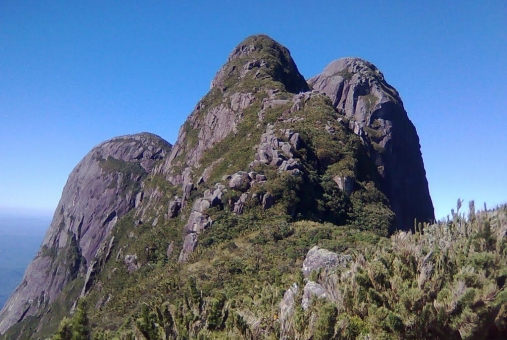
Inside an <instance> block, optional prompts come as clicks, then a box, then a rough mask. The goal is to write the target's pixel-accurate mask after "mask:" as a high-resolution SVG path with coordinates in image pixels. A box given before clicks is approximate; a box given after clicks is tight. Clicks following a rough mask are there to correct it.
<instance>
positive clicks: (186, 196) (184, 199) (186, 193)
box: [181, 183, 194, 207]
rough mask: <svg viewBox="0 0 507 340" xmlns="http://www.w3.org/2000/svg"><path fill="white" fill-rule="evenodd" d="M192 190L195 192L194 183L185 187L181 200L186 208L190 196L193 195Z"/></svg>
mask: <svg viewBox="0 0 507 340" xmlns="http://www.w3.org/2000/svg"><path fill="white" fill-rule="evenodd" d="M192 190H194V184H193V183H187V184H185V185H184V187H183V197H182V198H181V206H182V207H184V206H185V205H186V203H187V201H188V199H189V197H190V194H191V193H192Z"/></svg>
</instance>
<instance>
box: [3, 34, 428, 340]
mask: <svg viewBox="0 0 507 340" xmlns="http://www.w3.org/2000/svg"><path fill="white" fill-rule="evenodd" d="M347 60H348V61H347V62H343V61H341V62H338V64H339V65H338V66H336V67H335V66H333V67H332V70H328V68H329V67H328V68H326V70H327V71H325V72H324V73H323V74H322V75H321V76H319V77H317V78H312V80H310V84H311V85H312V86H313V87H314V90H313V91H312V90H310V86H309V85H308V83H307V82H306V81H305V80H304V78H303V76H302V75H301V74H300V73H299V71H298V69H297V67H296V64H295V63H294V61H293V60H292V58H291V56H290V53H289V51H288V50H287V49H286V48H285V47H283V46H282V45H280V44H279V43H277V42H276V41H274V40H272V39H271V38H269V37H267V36H265V35H257V36H252V37H249V38H247V39H246V40H245V41H243V42H242V43H240V44H239V45H238V46H237V47H236V48H235V49H234V50H233V51H232V53H231V54H230V56H229V58H228V59H227V61H226V63H225V64H224V66H223V67H222V68H221V69H220V70H219V71H218V73H217V74H216V76H215V78H214V79H213V81H212V83H211V89H210V91H209V92H208V93H207V94H206V95H205V96H204V97H203V98H202V100H200V101H199V103H198V104H197V105H196V107H195V109H194V110H193V112H192V113H191V114H190V116H189V117H188V119H187V120H186V121H185V123H184V124H183V126H182V127H181V128H180V131H179V136H178V139H177V141H176V143H175V145H174V147H172V148H171V145H170V144H168V143H167V142H165V141H163V140H162V139H160V138H159V137H157V136H154V135H149V134H140V135H134V136H125V137H118V138H115V139H112V140H110V141H108V142H105V143H103V144H101V145H99V146H98V147H96V148H95V149H94V150H92V151H91V152H90V153H89V154H88V155H87V156H86V157H85V159H84V160H83V161H82V162H81V163H80V164H78V166H77V167H76V169H75V170H74V171H73V173H72V174H71V176H70V177H69V180H68V183H67V185H66V187H65V189H64V192H63V194H62V199H61V201H60V204H59V206H58V208H57V211H56V213H55V217H54V220H53V222H52V224H51V227H50V230H49V231H48V234H47V236H46V238H45V240H44V243H43V245H42V248H41V251H40V252H39V254H38V255H37V257H36V258H35V259H34V261H33V262H32V263H31V264H30V267H29V268H28V270H27V272H26V274H25V278H24V280H23V282H22V284H21V285H20V286H19V287H18V289H17V290H16V292H15V293H14V294H13V296H12V297H11V299H10V300H9V302H8V303H7V305H6V306H5V308H4V309H3V310H2V312H1V314H0V333H3V332H5V331H6V330H7V329H8V328H9V327H10V326H12V325H14V327H11V329H10V330H8V331H7V333H6V334H7V335H8V336H19V334H21V333H20V332H25V333H24V335H23V336H21V338H29V337H31V336H34V337H35V336H37V337H42V336H47V335H48V334H50V333H51V332H54V331H55V330H56V324H55V322H58V321H59V320H61V318H62V317H63V315H66V314H67V313H68V311H69V310H70V309H71V307H72V306H73V305H74V304H75V302H76V300H77V298H78V297H82V298H84V299H85V300H86V301H87V302H88V305H89V306H91V307H90V312H91V318H92V319H93V322H94V324H95V325H96V326H97V327H98V328H100V329H103V330H105V329H109V330H118V331H119V332H123V331H125V332H127V333H128V332H132V333H129V334H131V335H133V334H134V335H135V336H137V337H138V338H142V337H145V338H150V336H151V337H152V338H153V337H154V335H153V334H155V333H150V332H151V330H150V329H151V328H150V327H155V326H153V324H157V325H162V324H164V323H167V327H168V328H167V329H165V328H164V330H162V328H160V327H161V326H160V327H159V326H156V327H159V328H157V330H156V331H155V330H153V332H157V333H156V334H158V335H157V336H161V337H162V333H161V332H163V334H164V335H163V337H170V336H169V334H173V335H174V334H176V333H178V334H180V335H181V336H182V337H185V336H187V337H194V336H197V334H198V333H199V332H201V331H206V330H208V331H211V330H219V331H222V330H223V327H225V321H226V319H227V317H226V316H223V315H222V317H221V319H220V318H219V319H220V320H222V321H221V322H218V321H217V320H215V321H213V322H215V324H212V323H208V319H207V318H208V316H209V315H210V314H209V313H213V311H212V310H211V309H210V308H219V307H220V306H221V307H220V308H219V309H220V310H222V309H223V308H225V307H224V306H225V305H224V303H225V300H224V299H225V298H222V295H223V296H227V299H228V300H227V301H229V302H227V306H229V307H230V308H231V313H232V311H233V309H234V315H236V316H235V318H236V319H234V320H235V321H234V322H235V323H236V324H237V325H240V326H238V327H240V328H241V327H243V326H241V325H246V324H254V323H258V324H259V325H260V322H261V321H260V319H259V318H261V316H260V314H259V315H257V316H254V315H253V314H251V313H257V311H255V310H254V309H253V308H254V305H253V304H251V303H250V302H249V300H248V299H247V300H245V301H242V302H239V301H241V300H242V298H241V296H242V295H241V294H243V293H245V292H246V291H249V290H252V289H253V290H256V289H258V288H259V287H264V288H262V289H263V292H264V289H268V288H266V287H265V285H266V284H267V283H268V284H269V285H270V286H269V287H270V288H269V289H271V291H270V292H269V294H271V295H270V296H271V298H272V299H273V301H274V300H277V299H278V298H281V297H280V296H279V292H280V287H281V284H282V283H287V282H292V281H291V280H293V279H294V275H296V272H297V271H298V267H299V262H298V261H300V260H301V259H302V257H304V255H305V254H306V252H307V251H308V249H309V248H310V247H311V246H313V245H315V244H318V245H325V246H326V247H327V248H329V249H331V250H335V251H336V250H340V251H342V250H346V249H348V248H349V247H351V246H356V245H363V244H364V243H370V242H371V243H375V242H377V241H378V240H379V239H380V238H381V237H384V236H387V235H388V234H389V233H390V232H391V231H392V230H393V229H394V228H395V218H396V219H397V220H398V224H397V225H398V226H400V227H401V226H404V225H405V224H403V223H405V221H408V220H411V221H413V219H414V218H417V219H421V220H427V219H430V218H432V216H433V211H432V206H431V199H430V198H429V194H428V192H427V183H426V179H425V176H424V167H423V164H422V160H421V156H420V151H419V144H418V139H417V134H416V132H415V129H414V128H413V126H412V125H411V123H410V121H409V120H408V118H407V116H406V113H405V111H404V110H403V106H402V104H401V100H399V97H398V95H397V93H396V91H395V90H394V89H392V88H391V87H390V86H389V85H387V83H385V82H384V81H383V78H382V76H381V74H380V72H379V71H378V70H376V69H375V68H374V66H372V65H371V64H369V63H366V62H362V61H361V62H359V61H357V60H351V59H347ZM348 63H351V65H352V64H354V63H356V64H357V63H359V64H358V65H359V66H357V65H356V64H354V65H356V66H350V65H349V64H348ZM344 65H345V66H344ZM347 65H349V66H347ZM334 68H336V70H338V71H336V70H335V69H334ZM344 69H346V70H347V71H346V72H345V71H343V70H344ZM340 70H341V71H340ZM337 74H341V76H337ZM336 77H341V78H336ZM344 79H345V80H344ZM342 80H343V81H342ZM345 81H346V82H345ZM340 82H342V83H343V84H342V85H339V83H340ZM333 84H338V85H337V86H338V87H336V86H335V87H333V86H334V85H333ZM340 86H341V87H342V88H347V90H346V93H347V95H343V94H342V92H343V91H342V90H338V88H340ZM340 91H341V92H340ZM349 94H350V95H349ZM342 97H343V98H345V99H343V100H342ZM349 97H350V98H349ZM400 110H401V111H400ZM398 116H399V117H398ZM375 117H376V118H375ZM400 117H401V118H400ZM395 126H396V129H398V127H399V129H400V130H399V131H404V130H403V128H405V127H409V128H410V127H411V130H410V131H408V132H407V135H408V136H409V137H407V138H405V137H403V136H404V135H403V133H402V132H399V131H398V130H396V129H395ZM397 131H398V132H397ZM400 136H401V137H400ZM381 137H382V138H381ZM404 138H405V139H404ZM414 141H415V142H414ZM401 142H406V143H408V144H410V143H411V144H410V145H411V149H410V152H412V151H414V150H416V153H417V152H419V153H418V154H416V155H415V156H413V152H412V153H411V154H410V155H405V154H399V152H401V153H405V151H406V150H405V149H404V147H405V146H400V143H401ZM414 143H415V144H416V145H415V144H414ZM391 145H392V146H391ZM418 166H419V168H417V167H418ZM383 169H384V170H383ZM408 174H410V175H412V176H413V177H407V176H408ZM393 176H394V177H396V178H397V181H398V182H396V183H394V184H393V183H391V182H392V181H393V178H394V177H393ZM421 176H422V179H421ZM398 177H399V178H398ZM414 178H415V179H414ZM417 180H420V184H421V185H422V186H424V188H422V189H420V188H418V187H417V185H416V184H415V182H416V181H417ZM390 181H391V182H390ZM418 190H419V191H418ZM421 191H422V192H423V194H424V193H426V195H427V196H424V195H423V194H421V195H422V196H424V197H422V198H421V200H422V201H421V202H422V203H421V205H422V206H423V207H426V208H427V211H426V210H425V212H422V213H421V212H420V211H417V210H416V209H412V210H407V211H405V210H403V211H400V212H398V213H399V214H400V215H399V216H400V217H398V216H397V215H395V213H394V212H393V209H394V208H396V209H399V207H398V205H399V203H398V202H400V200H401V199H399V198H398V197H397V196H396V193H398V192H399V193H400V195H405V196H402V197H403V199H407V197H410V200H412V197H411V196H410V195H412V194H413V195H414V197H418V196H417V195H420V192H421ZM390 195H391V196H390ZM393 195H394V196H393ZM407 195H408V196H407ZM417 199H419V198H415V200H416V201H415V203H413V204H414V206H415V205H417V204H419V203H418V202H419V201H417ZM427 202H429V206H427ZM403 207H405V206H402V208H403ZM421 216H422V217H421ZM399 221H404V222H399ZM196 277H197V279H196ZM196 282H197V283H198V284H199V285H202V286H204V287H205V288H204V289H203V291H204V293H203V292H202V291H201V294H200V295H201V296H200V297H199V294H198V293H196V291H197V290H196V289H197V288H196ZM266 282H267V283H266ZM188 285H190V290H191V294H192V298H191V299H192V301H190V300H189V298H188V296H187V293H188V292H187V290H186V287H187V286H188ZM218 292H219V293H218ZM264 293H268V292H264ZM203 294H204V295H205V297H203ZM206 294H208V295H207V296H206ZM58 299H61V300H63V301H59V300H58ZM182 299H183V300H182ZM185 299H186V300H185ZM233 300H234V301H237V302H234V303H233V302H231V301H233ZM160 301H168V302H167V303H165V304H164V307H162V306H161V305H160ZM217 301H218V302H217ZM220 301H222V302H220ZM141 302H142V303H141ZM233 305H234V306H236V307H232V306H233ZM275 305H276V304H274V303H271V307H270V311H271V310H273V311H274V310H275V309H276V308H277V307H275ZM147 306H148V307H147ZM212 306H215V307H212ZM217 306H218V307H217ZM229 307H227V308H229ZM150 308H151V309H150ZM157 308H158V309H157ZM161 308H162V309H161ZM150 313H152V314H153V313H154V314H153V315H155V316H153V315H152V314H150ZM196 313H197V314H196ZM220 313H222V312H220ZM224 313H225V312H224ZM151 317H154V318H161V319H160V320H158V321H153V322H152V321H149V322H148V321H147V320H148V319H149V318H151ZM139 318H141V319H142V318H144V319H142V320H141V319H139ZM231 318H232V317H231ZM41 320H43V321H41ZM140 320H141V321H140ZM143 320H144V321H143ZM150 320H151V319H150ZM171 320H173V321H174V322H173V321H171ZM231 320H232V319H230V320H229V321H230V322H233V321H231ZM241 320H243V321H241ZM245 320H247V321H245ZM32 321H33V322H32ZM147 322H148V323H147ZM210 322H211V321H210ZM216 322H218V324H219V325H217V324H216ZM234 322H233V324H234ZM242 322H243V323H245V324H243V323H242ZM120 325H123V326H121V327H126V328H125V329H123V330H120ZM150 325H152V326H150ZM169 325H172V326H169ZM213 325H214V326H213ZM164 327H165V326H164ZM245 327H246V326H245ZM30 328H31V329H32V330H31V331H28V330H29V329H30ZM241 329H243V328H241ZM243 331H244V330H243ZM266 331H267V330H266ZM271 331H273V330H270V332H271ZM30 332H31V333H30ZM32 334H34V335H32ZM122 334H123V333H122ZM125 334H126V333H125ZM141 334H142V335H141ZM147 334H151V335H149V336H148V335H147ZM185 334H186V335H185ZM241 334H242V335H243V336H246V335H245V334H243V333H241ZM155 338H156V336H155Z"/></svg>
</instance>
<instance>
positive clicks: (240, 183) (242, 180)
mask: <svg viewBox="0 0 507 340" xmlns="http://www.w3.org/2000/svg"><path fill="white" fill-rule="evenodd" d="M229 188H231V189H236V190H239V191H246V190H248V188H250V177H249V176H248V174H247V173H246V172H244V171H238V172H237V173H235V174H234V175H232V177H231V179H230V181H229Z"/></svg>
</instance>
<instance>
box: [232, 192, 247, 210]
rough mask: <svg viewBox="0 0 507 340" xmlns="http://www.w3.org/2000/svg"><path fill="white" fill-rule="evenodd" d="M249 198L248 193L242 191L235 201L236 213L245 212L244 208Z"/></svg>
mask: <svg viewBox="0 0 507 340" xmlns="http://www.w3.org/2000/svg"><path fill="white" fill-rule="evenodd" d="M247 198H248V194H247V193H246V192H245V193H242V194H241V196H239V199H238V200H237V201H236V203H234V209H233V212H234V213H235V214H236V215H241V214H242V213H243V209H244V207H245V203H246V199H247Z"/></svg>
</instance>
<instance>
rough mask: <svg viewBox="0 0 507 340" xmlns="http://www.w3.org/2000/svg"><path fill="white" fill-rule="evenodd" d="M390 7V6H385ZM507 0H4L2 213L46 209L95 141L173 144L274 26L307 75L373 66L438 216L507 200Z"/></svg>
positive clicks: (0, 31)
mask: <svg viewBox="0 0 507 340" xmlns="http://www.w3.org/2000/svg"><path fill="white" fill-rule="evenodd" d="M387 3H388V4H387ZM506 18H507V2H506V1H505V0H488V1H388V2H378V1H290V2H289V1H276V2H275V1H256V2H254V3H248V4H247V3H246V2H242V1H241V2H240V1H232V0H231V1H191V2H183V1H179V2H176V1H92V0H87V1H56V0H55V1H35V0H33V1H18V0H16V1H14V0H2V1H1V2H0V48H1V50H0V169H1V170H0V211H2V210H3V211H5V210H10V211H14V210H17V211H24V212H28V211H46V212H47V211H50V212H52V211H53V210H54V209H55V207H56V205H57V203H58V200H59V198H60V194H61V191H62V189H63V186H64V184H65V182H66V180H67V176H68V175H69V173H70V172H71V171H72V169H73V167H74V166H75V165H76V164H77V163H78V162H79V161H80V160H81V159H82V158H83V157H84V155H85V154H86V153H87V152H88V151H89V150H90V149H91V148H92V147H93V146H95V145H96V144H98V143H100V142H101V141H104V140H106V139H109V138H111V137H113V136H117V135H123V134H130V133H136V132H142V131H149V132H153V133H156V134H158V135H160V136H162V137H163V138H165V139H166V140H168V141H169V142H172V143H174V142H175V140H176V137H177V132H178V129H179V126H180V125H181V124H182V123H183V121H184V120H185V118H186V117H187V115H188V114H189V113H190V112H191V111H192V109H193V107H194V106H195V104H196V103H197V101H198V100H199V99H200V98H201V97H202V96H204V95H205V94H206V92H207V91H208V89H209V84H210V81H211V79H212V78H213V76H214V75H215V73H216V71H217V70H218V69H219V68H220V67H221V65H222V64H223V63H224V62H225V61H226V58H227V56H228V54H229V52H230V51H231V50H232V49H233V48H234V47H235V46H236V45H237V44H238V43H239V42H240V41H242V40H243V39H244V38H245V37H247V36H249V35H252V34H257V33H265V34H268V35H270V36H271V37H273V38H274V39H276V40H278V41H279V42H281V43H282V44H284V45H285V46H287V47H288V48H289V49H290V51H291V53H292V56H293V57H294V59H295V61H296V63H297V65H298V67H299V70H300V72H301V73H302V74H303V75H304V76H305V77H306V78H309V77H311V76H313V75H315V74H317V73H319V72H320V71H321V70H322V69H323V68H324V67H325V66H326V65H327V64H328V63H329V62H331V61H332V60H334V59H338V58H341V57H345V56H358V57H362V58H364V59H367V60H369V61H371V62H372V63H374V64H376V65H377V66H378V67H379V68H380V69H381V70H382V71H383V73H384V75H385V77H386V79H387V81H388V82H389V83H390V84H391V85H393V86H394V87H395V88H396V89H397V90H398V91H399V92H400V94H401V96H402V99H403V101H404V104H405V108H406V109H407V111H408V114H409V117H410V118H411V119H412V121H413V123H414V124H415V126H416V128H417V130H418V133H419V137H420V140H421V145H422V152H423V158H424V162H425V166H426V172H427V177H428V181H429V185H430V192H431V195H432V198H433V202H434V205H435V208H436V215H437V217H439V218H440V217H444V216H445V215H447V214H448V213H449V212H450V209H451V208H453V207H454V206H455V204H456V200H457V199H458V198H462V199H465V201H468V200H471V199H475V201H476V205H477V206H482V204H483V202H487V204H488V206H493V205H496V204H500V203H503V202H507V179H506V174H507V133H506V130H507V112H506V108H507V19H506Z"/></svg>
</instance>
